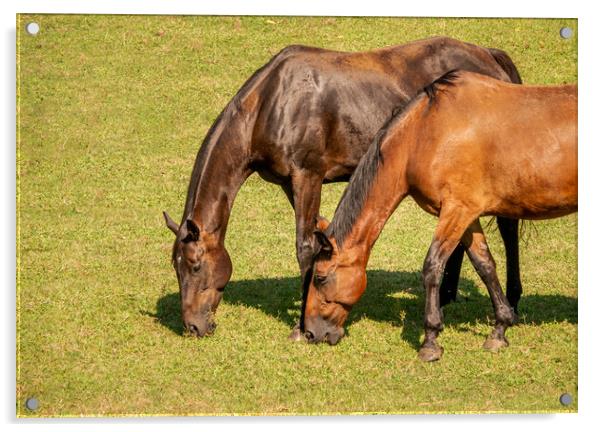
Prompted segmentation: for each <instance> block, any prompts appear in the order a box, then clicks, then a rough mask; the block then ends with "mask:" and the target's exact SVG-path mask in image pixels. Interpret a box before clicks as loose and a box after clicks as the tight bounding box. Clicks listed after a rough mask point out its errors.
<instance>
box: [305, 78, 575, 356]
mask: <svg viewBox="0 0 602 432" xmlns="http://www.w3.org/2000/svg"><path fill="white" fill-rule="evenodd" d="M407 195H410V196H412V197H413V198H414V200H415V201H416V202H417V203H418V204H419V205H420V207H422V208H423V209H424V210H425V211H427V212H429V213H431V214H433V215H436V216H438V217H439V223H438V225H437V229H436V231H435V235H434V237H433V241H432V243H431V246H430V248H429V251H428V254H427V256H426V259H425V261H424V268H423V282H424V287H425V289H426V311H425V319H424V325H425V339H424V342H423V344H422V347H421V349H420V353H419V356H420V358H421V359H422V360H426V361H432V360H437V359H439V358H440V357H441V354H442V352H443V349H442V348H441V347H440V346H439V345H438V344H437V341H436V338H437V335H438V334H439V332H440V331H441V330H442V328H443V318H442V314H441V308H440V299H439V283H440V281H441V276H442V274H443V268H444V266H445V264H446V262H447V260H448V259H449V257H450V256H451V254H452V252H453V251H454V249H455V248H456V247H457V246H458V244H459V243H461V244H463V245H464V247H465V248H466V252H467V254H468V256H469V257H470V260H471V262H472V264H473V266H474V268H475V269H476V271H477V273H478V274H479V276H480V277H481V279H482V280H483V282H484V283H485V285H486V286H487V290H488V291H489V295H490V296H491V300H492V302H493V308H494V311H495V319H496V322H495V328H494V330H493V332H492V334H491V335H490V336H489V338H488V339H487V341H486V342H485V348H487V349H492V350H498V349H499V348H501V347H503V346H506V345H507V344H508V342H507V340H506V338H505V335H504V333H505V331H506V328H507V327H508V326H510V325H512V324H513V323H514V321H515V319H516V316H515V313H514V312H513V310H512V307H511V306H510V304H509V303H508V300H507V299H506V297H505V296H504V294H503V293H502V290H501V287H500V283H499V281H498V278H497V275H496V271H495V262H494V260H493V257H492V256H491V254H490V252H489V249H488V247H487V243H486V241H485V236H484V234H483V230H482V229H481V225H480V223H479V217H480V216H485V215H493V216H498V217H499V216H502V217H506V218H513V219H545V218H553V217H558V216H563V215H566V214H569V213H572V212H575V211H577V87H576V86H575V85H565V86H548V87H535V86H519V85H514V84H508V83H504V82H501V81H498V80H493V79H491V78H489V77H485V76H483V75H479V74H475V73H470V72H459V73H457V74H456V73H453V72H452V73H449V74H447V75H446V76H444V77H442V78H441V79H440V80H438V81H436V82H435V83H434V84H432V85H431V86H428V87H427V88H426V89H425V92H424V93H423V94H421V95H419V96H417V97H416V99H415V100H414V101H413V102H411V103H410V104H409V105H408V106H407V107H406V109H405V111H404V112H401V113H399V114H398V115H395V116H394V117H393V118H392V119H391V121H390V123H389V124H388V126H386V127H385V128H383V129H382V130H381V131H380V132H379V133H378V134H377V137H376V139H375V142H374V143H373V144H372V146H371V147H370V149H369V150H368V152H367V153H366V155H365V156H364V158H363V159H362V160H361V162H360V164H359V165H358V167H357V170H356V171H355V174H354V175H353V177H352V178H351V181H350V183H349V185H348V187H347V189H346V190H345V193H344V194H343V198H342V199H341V202H340V203H339V205H338V207H337V210H336V212H335V215H334V218H333V220H332V224H330V225H328V223H327V222H326V221H325V220H320V221H319V223H318V230H317V231H316V232H315V233H314V235H315V236H316V240H317V242H316V243H317V244H319V245H320V246H318V247H317V248H316V251H315V253H316V257H315V260H314V263H313V268H312V270H313V272H312V273H313V278H311V280H310V281H309V283H308V287H307V289H308V293H307V300H306V306H305V311H304V317H305V329H306V336H307V338H308V339H309V340H310V341H313V342H320V341H323V340H326V341H327V342H329V343H331V344H335V343H337V342H338V340H339V339H340V338H341V337H342V336H343V334H344V330H343V327H342V326H343V323H344V321H345V319H346V318H347V315H348V313H349V310H350V309H351V307H352V305H353V304H354V303H356V302H357V301H358V300H359V298H360V296H361V295H362V293H363V292H364V290H365V288H366V265H367V262H368V257H369V255H370V251H371V249H372V246H373V245H374V242H375V241H376V239H377V238H378V236H379V234H380V232H381V230H382V229H383V226H384V224H385V222H386V221H387V219H388V218H389V216H390V215H391V213H393V211H394V210H395V208H397V206H398V205H399V203H400V202H401V200H403V198H404V197H406V196H407ZM308 279H309V278H308Z"/></svg>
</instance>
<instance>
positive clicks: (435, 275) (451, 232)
mask: <svg viewBox="0 0 602 432" xmlns="http://www.w3.org/2000/svg"><path fill="white" fill-rule="evenodd" d="M477 216H478V214H472V213H471V212H468V211H467V210H466V209H463V208H461V207H459V206H455V205H447V206H444V208H443V209H442V211H441V214H440V217H439V224H438V225H437V229H436V231H435V235H434V237H433V241H432V243H431V246H430V248H429V251H428V254H427V256H426V258H425V260H424V267H423V269H422V280H423V283H424V288H425V291H426V304H425V311H424V342H423V343H422V346H421V347H420V351H419V353H418V356H419V358H420V359H421V360H423V361H434V360H439V359H440V358H441V356H442V355H443V348H442V347H441V346H439V344H438V343H437V336H439V333H440V332H441V331H442V330H443V313H442V311H441V302H440V297H439V295H440V291H439V289H440V287H439V284H440V282H441V277H442V275H443V269H444V267H445V265H446V263H447V262H448V260H449V258H450V256H451V255H452V252H453V251H454V250H455V249H456V247H457V246H458V244H459V242H460V239H461V238H462V234H463V233H464V231H465V229H466V227H467V226H468V225H469V224H470V223H471V222H472V221H473V220H474V219H475V218H476V217H477Z"/></svg>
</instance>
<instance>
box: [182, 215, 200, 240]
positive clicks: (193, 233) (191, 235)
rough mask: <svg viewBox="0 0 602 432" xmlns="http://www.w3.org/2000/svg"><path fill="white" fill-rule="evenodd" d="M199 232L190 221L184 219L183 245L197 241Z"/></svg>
mask: <svg viewBox="0 0 602 432" xmlns="http://www.w3.org/2000/svg"><path fill="white" fill-rule="evenodd" d="M200 235H201V230H200V229H199V226H198V225H197V224H196V223H194V221H193V220H192V219H186V236H185V237H184V238H183V239H182V241H183V242H184V243H189V242H193V241H194V242H196V241H199V237H200Z"/></svg>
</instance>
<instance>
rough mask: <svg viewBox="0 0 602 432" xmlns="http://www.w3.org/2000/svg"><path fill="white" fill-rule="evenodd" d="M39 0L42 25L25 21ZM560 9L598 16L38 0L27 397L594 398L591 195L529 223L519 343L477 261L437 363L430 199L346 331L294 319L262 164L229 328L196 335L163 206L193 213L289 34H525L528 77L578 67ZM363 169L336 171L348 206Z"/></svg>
mask: <svg viewBox="0 0 602 432" xmlns="http://www.w3.org/2000/svg"><path fill="white" fill-rule="evenodd" d="M31 20H35V21H37V22H38V23H39V24H40V27H41V31H40V33H39V34H38V35H37V36H35V37H32V36H29V35H27V34H26V33H25V32H24V31H22V29H23V27H24V24H25V23H26V22H29V21H31ZM561 26H570V27H572V28H573V29H574V31H575V33H577V22H576V21H575V20H543V19H521V20H511V19H489V20H482V19H400V18H371V19H363V18H319V17H318V18H291V17H169V16H166V17H155V16H138V17H131V16H52V15H39V16H21V17H20V18H19V21H18V29H19V31H18V44H19V47H18V78H19V85H18V98H19V99H18V100H19V103H18V114H19V116H18V120H19V130H18V139H19V143H18V155H17V157H18V187H19V191H18V192H19V194H18V212H19V215H18V221H19V226H18V241H19V245H18V264H19V271H18V297H17V301H18V304H17V307H18V323H17V325H18V327H17V329H18V338H17V343H18V363H17V364H18V374H17V402H18V406H17V414H18V415H19V416H90V415H153V414H155V415H158V414H171V415H200V414H228V413H246V414H280V413H282V414H291V413H310V414H316V413H360V412H363V413H368V412H370V413H373V412H374V413H385V412H387V413H412V412H431V413H432V412H508V411H512V412H516V411H520V412H523V411H537V412H548V411H574V410H576V409H577V261H576V259H577V247H576V246H577V217H576V216H571V217H566V218H564V219H558V220H551V221H544V222H537V223H534V224H530V225H527V226H526V234H525V238H526V240H525V241H524V242H523V243H522V250H521V260H522V269H523V273H522V274H523V281H524V286H525V294H524V298H523V301H522V304H521V307H522V310H521V323H520V325H518V326H516V327H514V328H512V329H510V330H509V331H508V336H509V339H510V341H511V346H510V347H509V348H508V349H506V350H504V351H503V352H502V353H500V354H498V355H492V354H490V353H488V352H484V351H483V350H482V349H481V344H482V342H483V340H484V339H485V336H486V335H487V334H488V332H489V330H490V325H489V322H490V321H491V319H492V310H491V305H490V302H489V299H488V297H487V294H486V290H485V288H484V286H483V285H482V283H481V282H480V280H479V279H478V277H477V275H476V274H475V272H474V271H473V270H472V268H470V266H469V265H468V264H467V263H466V262H465V266H464V269H463V273H462V278H461V287H460V297H461V299H460V301H458V302H457V303H455V304H452V305H450V306H448V307H447V308H446V310H445V323H446V328H445V331H444V332H443V334H442V335H441V337H440V340H441V343H442V344H443V345H444V347H445V355H444V357H443V359H442V360H441V361H439V362H437V363H435V364H424V363H421V362H420V361H418V360H417V358H416V350H417V347H418V345H419V343H420V338H421V335H422V309H423V303H424V294H423V291H422V288H421V284H420V274H419V270H420V269H421V264H422V261H423V258H424V255H425V253H426V250H427V248H428V244H429V240H430V238H431V236H432V232H433V228H434V226H435V222H436V221H435V219H434V218H432V217H430V216H428V215H426V214H425V213H423V212H422V211H421V210H420V209H418V208H417V206H416V205H415V204H414V203H413V202H411V201H409V200H408V201H407V202H404V203H403V204H402V205H401V206H400V208H399V209H398V210H397V212H396V213H395V214H394V216H393V217H392V220H391V221H390V222H389V223H388V225H387V227H386V229H385V231H384V232H383V234H382V236H381V238H380V240H379V241H378V243H377V245H376V248H375V250H374V252H373V254H372V258H371V261H370V270H369V281H368V282H369V286H368V290H367V292H366V294H365V295H364V297H363V298H362V300H361V301H360V302H359V304H358V305H357V306H356V307H355V308H354V309H353V312H352V314H351V317H350V319H349V322H348V325H347V332H348V337H347V338H345V339H344V340H343V341H342V342H341V343H340V344H339V345H337V346H336V347H330V346H310V345H306V344H292V343H289V342H288V341H287V339H286V337H287V336H288V334H289V331H290V328H291V326H292V325H293V323H294V322H295V321H296V320H297V318H298V314H299V312H298V309H299V300H298V299H299V278H298V275H297V264H296V260H295V256H294V252H293V249H294V248H293V244H294V222H293V212H292V210H291V209H290V208H289V205H288V202H287V201H286V198H285V197H284V195H283V194H282V193H281V192H280V189H279V188H278V187H276V186H274V185H272V184H268V183H266V182H264V181H262V180H261V179H259V178H258V177H257V176H252V177H251V178H250V179H249V180H248V181H247V183H246V184H245V185H244V187H243V188H242V190H241V191H240V194H239V196H238V198H237V200H236V203H235V206H234V210H233V215H232V218H231V222H230V229H229V232H228V236H227V241H226V243H227V247H228V249H229V251H230V255H231V256H232V260H233V264H234V274H233V277H232V281H231V283H230V284H229V286H228V287H227V289H226V292H225V295H224V300H223V302H222V304H221V306H220V308H219V311H218V317H217V319H218V330H217V333H216V334H215V336H213V337H211V338H206V339H202V340H195V339H192V338H185V337H182V332H181V324H180V317H179V305H178V286H177V281H176V278H175V275H174V273H173V270H172V268H171V265H170V261H169V254H170V248H171V244H172V240H173V238H172V234H171V233H170V232H169V231H168V230H167V229H166V228H165V227H164V225H163V220H162V217H161V211H162V210H164V209H166V210H168V211H169V212H170V213H171V214H172V215H174V216H175V217H179V215H180V214H181V211H182V207H183V203H184V195H185V192H186V188H187V184H188V178H189V174H190V172H191V169H192V164H193V161H194V156H195V154H196V151H197V149H198V146H199V145H200V142H201V140H202V138H203V136H204V134H205V133H206V131H207V129H208V128H209V126H210V125H211V123H212V121H213V119H214V118H215V117H216V116H217V114H218V113H219V111H220V110H221V109H222V108H223V107H224V105H225V104H226V103H227V102H228V100H229V99H230V98H231V97H232V96H233V95H234V94H235V92H236V91H237V89H238V88H239V87H240V86H241V84H242V83H243V82H244V81H245V79H246V78H247V77H248V76H249V75H250V74H251V73H252V72H253V71H254V70H255V69H257V68H258V67H260V66H261V65H262V64H264V63H265V62H266V61H267V60H268V59H269V58H270V57H271V56H272V55H273V54H274V53H276V52H277V51H279V50H280V49H281V48H282V47H284V46H285V45H287V44H293V43H295V44H297V43H301V44H309V45H317V46H322V47H328V48H333V49H341V50H364V49H370V48H375V47H382V46H386V45H393V44H399V43H404V42H408V41H411V40H415V39H419V38H424V37H428V36H433V35H448V36H452V37H456V38H459V39H463V40H466V41H470V42H473V43H477V44H481V45H485V46H493V47H498V48H502V49H504V50H506V51H508V53H509V54H510V55H511V56H512V58H513V59H514V61H515V62H516V64H517V65H518V68H519V69H520V72H521V73H522V76H523V78H524V81H525V82H527V83H542V84H554V83H564V82H576V80H577V40H576V37H573V38H572V39H569V40H563V39H561V38H560V37H559V29H560V27H561ZM343 188H344V184H338V185H330V186H326V187H325V188H324V200H323V211H322V212H323V214H324V215H326V216H327V217H331V216H332V214H333V211H334V208H335V206H336V203H337V201H338V198H339V197H340V195H341V193H342V190H343ZM490 231H491V232H490V235H489V241H490V244H491V246H492V249H493V252H494V254H495V256H496V257H497V258H498V264H499V267H498V268H499V272H500V277H501V279H502V280H504V279H505V278H504V275H505V266H504V260H503V259H502V257H503V249H502V247H501V245H500V239H499V235H498V234H497V233H496V232H495V231H494V230H493V229H491V230H490ZM563 392H570V393H571V394H572V395H573V397H574V399H575V401H574V402H573V404H572V405H571V406H569V407H563V406H561V405H560V404H559V403H558V398H559V396H560V394H561V393H563ZM30 396H35V397H37V398H38V399H39V401H40V408H39V409H38V410H37V411H35V412H30V411H28V410H27V409H26V408H25V406H24V401H25V399H26V398H27V397H30Z"/></svg>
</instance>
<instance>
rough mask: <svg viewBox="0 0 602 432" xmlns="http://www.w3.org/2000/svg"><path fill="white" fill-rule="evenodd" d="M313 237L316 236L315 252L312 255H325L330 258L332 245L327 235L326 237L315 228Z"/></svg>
mask: <svg viewBox="0 0 602 432" xmlns="http://www.w3.org/2000/svg"><path fill="white" fill-rule="evenodd" d="M314 237H315V238H316V245H317V248H316V253H315V254H314V255H315V256H317V255H325V256H326V257H327V258H330V257H331V256H332V251H333V247H332V243H331V242H330V240H329V239H328V237H326V234H324V232H322V231H320V230H315V231H314Z"/></svg>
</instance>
